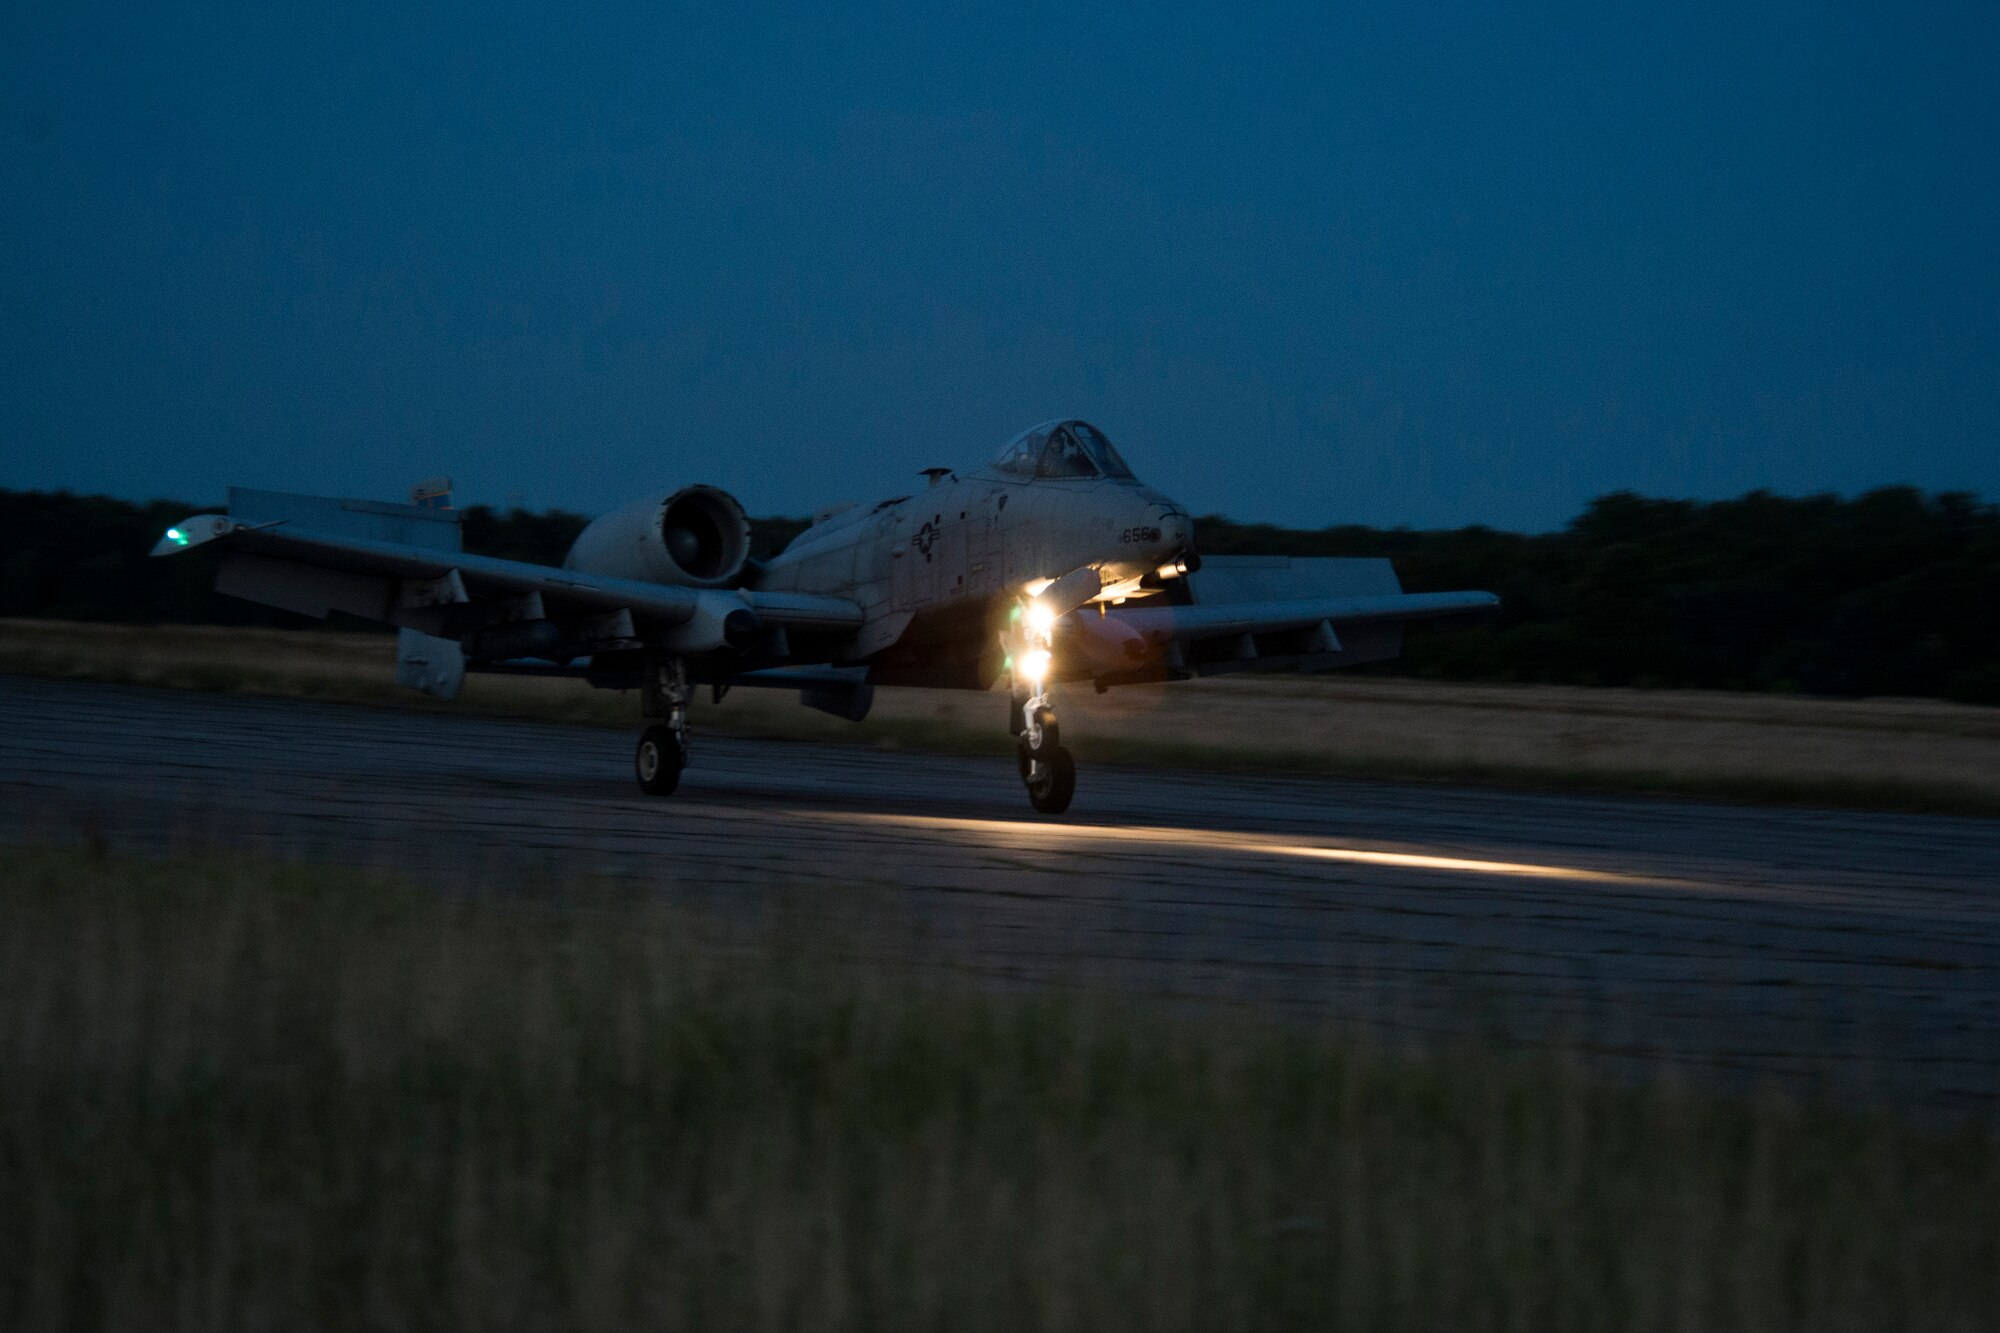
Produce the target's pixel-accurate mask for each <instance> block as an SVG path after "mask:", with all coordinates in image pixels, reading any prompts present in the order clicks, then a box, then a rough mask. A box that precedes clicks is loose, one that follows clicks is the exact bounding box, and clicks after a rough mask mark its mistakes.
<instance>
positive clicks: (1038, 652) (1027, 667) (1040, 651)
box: [1021, 648, 1049, 685]
mask: <svg viewBox="0 0 2000 1333" xmlns="http://www.w3.org/2000/svg"><path fill="white" fill-rule="evenodd" d="M1048 674H1049V650H1048V649H1046V648H1036V649H1034V650H1033V651H1032V652H1026V653H1022V654H1021V676H1022V678H1023V679H1025V680H1028V681H1030V682H1032V683H1034V684H1036V685H1039V684H1041V683H1042V681H1043V679H1044V678H1045V677H1046V676H1047V675H1048Z"/></svg>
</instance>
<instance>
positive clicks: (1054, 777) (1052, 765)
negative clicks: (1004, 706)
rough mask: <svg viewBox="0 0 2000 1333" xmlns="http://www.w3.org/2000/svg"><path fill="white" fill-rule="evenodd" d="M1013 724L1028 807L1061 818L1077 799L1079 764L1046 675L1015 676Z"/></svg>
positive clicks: (1044, 663) (1044, 661)
mask: <svg viewBox="0 0 2000 1333" xmlns="http://www.w3.org/2000/svg"><path fill="white" fill-rule="evenodd" d="M1036 637H1037V638H1039V637H1041V636H1036ZM1037 646H1038V647H1040V650H1041V655H1040V657H1039V659H1038V660H1039V661H1040V662H1041V663H1042V666H1043V670H1044V672H1046V671H1047V668H1048V663H1049V657H1048V650H1047V648H1046V647H1045V646H1041V645H1037ZM1028 651H1029V652H1030V653H1032V652H1034V651H1035V650H1034V649H1029V650H1028ZM1023 658H1024V660H1025V659H1026V658H1027V654H1025V653H1024V654H1023ZM1024 683H1025V684H1027V685H1029V687H1030V688H1032V689H1033V691H1034V693H1032V694H1026V693H1024V692H1023V691H1022V690H1021V685H1022V684H1024ZM1012 722H1013V730H1014V731H1015V733H1016V735H1015V759H1016V761H1017V762H1018V764H1019V767H1020V770H1021V785H1022V786H1024V787H1026V788H1027V789H1028V803H1029V804H1030V805H1032V806H1034V807H1035V809H1036V810H1037V811H1039V812H1040V813H1042V814H1045V815H1059V814H1061V813H1062V812H1063V811H1065V810H1067V809H1069V803H1070V800H1071V798H1072V797H1074V796H1075V795H1076V760H1075V759H1073V758H1072V757H1071V756H1070V752H1069V751H1068V750H1066V749H1064V748H1063V745H1062V728H1061V727H1060V726H1059V725H1058V724H1057V722H1056V710H1055V708H1054V706H1053V701H1052V700H1051V699H1050V698H1049V688H1048V677H1047V675H1046V674H1043V675H1042V676H1040V677H1034V676H1031V675H1028V674H1027V673H1025V672H1024V673H1021V674H1019V675H1017V676H1016V686H1015V693H1014V708H1013V709H1012Z"/></svg>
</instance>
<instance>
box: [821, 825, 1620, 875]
mask: <svg viewBox="0 0 2000 1333" xmlns="http://www.w3.org/2000/svg"><path fill="white" fill-rule="evenodd" d="M793 813H795V814H798V815H801V816H803V817H805V818H809V819H820V820H827V821H831V822H839V823H858V824H877V825H888V826H891V827H896V828H907V829H918V830H928V831H930V832H934V833H961V834H976V835H980V836H982V837H988V838H990V837H994V836H995V835H998V836H1000V837H1004V838H1008V839H1010V840H1012V841H1015V842H1019V843H1025V844H1028V845H1030V846H1034V847H1047V846H1050V845H1051V844H1052V843H1057V842H1060V843H1063V844H1065V845H1070V844H1075V843H1079V842H1081V843H1090V844H1103V843H1110V842H1122V843H1138V844H1142V845H1145V846H1149V847H1157V848H1160V849H1161V850H1167V849H1170V848H1194V849H1200V850H1203V851H1216V852H1235V853H1237V854H1239V855H1243V856H1294V857H1301V858H1304V859H1307V860H1314V861H1341V862H1347V863H1349V864H1354V865H1372V866H1391V867H1394V868H1396V869H1400V870H1444V871H1450V872H1453V873H1457V874H1469V875H1504V876H1508V877H1511V878H1517V879H1568V880H1596V881H1600V882H1602V881H1611V882H1621V883H1631V884H1654V883H1658V882H1659V881H1658V880H1655V879H1653V878H1651V877H1649V876H1644V875H1627V874H1620V873H1618V872H1617V871H1612V870H1590V869H1586V868H1583V867H1581V866H1559V865H1542V864H1536V863H1533V862H1525V861H1490V860H1484V859H1481V858H1477V857H1467V856H1435V855H1431V854H1429V853H1425V852H1395V851H1383V850H1379V849H1376V848H1370V847H1339V846H1326V845H1322V844H1315V843H1305V842H1297V841H1294V840H1293V839H1290V838H1285V837H1280V836H1278V835H1276V834H1270V833H1243V832H1237V831H1234V830H1227V829H1189V828H1171V827H1167V826H1164V825H1141V826H1139V827H1135V828H1128V827H1125V826H1122V825H1117V824H1031V823H1027V822H1025V821H1022V820H1013V819H967V818H962V817H954V816H946V815H896V814H881V813H874V812H836V811H830V810H799V811H794V812H793Z"/></svg>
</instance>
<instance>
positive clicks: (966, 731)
mask: <svg viewBox="0 0 2000 1333" xmlns="http://www.w3.org/2000/svg"><path fill="white" fill-rule="evenodd" d="M392 658H393V649H392V644H391V641H390V640H388V639H387V638H385V637H381V636H374V635H353V634H334V633H323V632H283V631H271V630H261V631H250V630H224V629H213V628H203V627H170V626H162V627H152V628H133V627H125V626H104V625H81V624H70V623H57V622H33V621H4V622H0V671H11V672H21V673H28V674H36V675H53V676H69V677H81V678H88V679H101V680H114V681H124V682H128V683H138V684H154V685H167V686H176V687H183V688H194V689H217V690H243V691H250V692H255V693H267V694H277V695H292V696H301V697H311V698H322V699H337V700H348V701H354V702H365V703H392V704H400V705H403V706H409V707H434V706H441V705H434V704H432V703H430V702H429V701H427V700H424V699H422V698H421V697H420V696H417V695H414V694H412V693H410V692H409V691H407V690H403V689H400V688H398V687H397V686H396V685H395V684H394V683H393V681H392V679H391V676H392ZM1059 702H1060V706H1061V708H1062V710H1063V717H1064V734H1065V738H1066V740H1067V741H1068V742H1069V743H1071V744H1072V745H1073V746H1074V748H1075V749H1076V750H1077V752H1078V754H1079V756H1080V757H1081V758H1082V759H1083V760H1085V761H1086V762H1114V763H1116V762H1125V763H1137V764H1151V765H1159V766H1173V765H1196V766H1201V767H1209V768H1238V769H1243V770H1247V771H1258V772H1263V771H1290V772H1301V773H1319V774H1330V775H1339V776H1354V777H1371V778H1391V779H1440V780H1449V781H1460V782H1480V783H1492V784H1501V785H1526V786H1545V787H1552V788H1564V789H1577V790H1600V791H1640V792H1659V793H1666V794H1675V795H1694V796H1704V797H1717V798H1724V799H1739V800H1750V801H1771V802H1800V803H1810V804H1830V805H1844V806H1856V807H1863V808H1881V809H1899V810H1936V811H1947V812H1956V813H1966V814H1983V815H1993V814H2000V709H1991V708H1979V707H1974V706H1969V705H1962V704H1949V703H1941V702H1936V701H1929V700H1908V699H1887V700H1856V701H1849V700H1828V699H1808V698H1798V697H1788V696H1778V695H1744V694H1723V693H1705V692H1698V691H1666V690H1660V691H1649V690H1626V689H1582V688H1563V687H1553V686H1500V685H1483V686H1474V685H1445V684H1434V683H1429V682H1422V681H1411V680H1387V679H1377V678H1356V677H1353V676H1340V675H1334V676H1329V677H1315V678H1306V679H1301V678H1297V677H1284V676H1266V677H1239V678H1235V679H1221V680H1207V681H1192V682H1186V683H1183V684H1178V685H1171V686H1140V687H1130V688H1125V689H1118V690H1113V691H1112V692H1110V693H1109V694H1106V695H1102V696H1099V695H1096V694H1094V693H1093V692H1091V691H1090V690H1089V689H1088V688H1077V689H1073V690H1069V691H1066V692H1064V693H1063V694H1062V695H1061V696H1060V698H1059ZM452 706H453V707H460V708H466V709H471V710H479V711H486V712H493V713H500V714H507V715H511V716H522V717H535V718H545V719H551V720H560V721H572V722H582V723H589V724H594V725H606V726H617V727H633V726H635V724H636V723H635V719H636V714H637V705H636V701H635V700H633V699H632V698H630V697H629V696H626V695H623V694H619V693H615V692H608V691H593V690H590V689H588V688H586V687H584V686H582V685H581V684H579V683H577V682H573V681H553V680H535V679H521V678H501V677H491V676H484V677H473V678H472V679H471V680H470V681H469V682H468V684H467V686H466V691H465V694H464V696H463V697H462V698H461V699H460V700H459V701H458V703H457V704H454V705H452ZM1004 715H1005V701H1004V699H1002V698H1001V697H1000V696H998V695H979V694H969V693H963V692H950V691H933V690H883V691H880V692H879V693H878V695H877V701H876V707H875V712H874V714H873V715H872V716H871V717H870V718H869V720H868V721H867V722H865V723H862V724H861V725H859V726H854V725H852V724H849V723H845V722H841V721H837V720H835V719H833V718H829V717H826V716H824V715H822V714H819V713H814V712H812V711H810V710H807V709H804V708H801V707H799V706H797V704H796V702H795V701H794V699H793V696H791V695H790V694H786V693H782V692H777V691H757V690H738V691H736V692H734V693H733V694H732V695H731V696H730V697H729V698H728V699H727V700H725V701H724V702H723V703H722V704H721V705H720V706H710V705H707V704H706V703H704V704H703V705H702V706H700V707H698V708H697V710H696V723H697V725H699V726H701V727H704V728H711V729H715V730H719V731H725V732H733V733H736V734H746V735H759V736H772V737H796V738H810V739H825V740H848V741H856V742H861V743H867V744H875V745H883V746H909V747H914V748H932V749H943V750H952V751H963V752H972V753H992V754H996V755H997V754H1000V753H1002V752H1004V751H1005V749H1006V746H1007V744H1008V741H1007V737H1006V733H1005V729H1004Z"/></svg>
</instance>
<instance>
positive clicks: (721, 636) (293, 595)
mask: <svg viewBox="0 0 2000 1333" xmlns="http://www.w3.org/2000/svg"><path fill="white" fill-rule="evenodd" d="M196 546H212V547H215V548H218V549H219V550H220V552H221V562H220V567H219V570H218V572H217V575H216V584H215V586H216V590H217V591H218V592H224V593H228V594H230V595H231V596H234V597H241V598H244V599H246V600H248V601H253V602H260V603H262V604H264V605H266V606H275V607H279V608H281V609H283V610H287V611H294V612H297V613H300V614H302V615H309V616H318V617H322V618H323V617H325V616H326V615H328V614H329V613H330V612H333V611H344V612H347V613H349V614H351V615H355V616H359V617H362V618H364V619H368V620H375V621H380V622H383V623H386V624H391V625H396V626H398V627H400V628H402V629H404V630H406V631H412V632H413V634H414V636H423V638H424V639H426V640H428V641H429V642H428V643H413V642H412V639H413V634H406V635H405V636H404V639H405V643H404V645H403V646H404V651H403V653H402V658H403V665H404V668H405V670H403V671H399V679H403V680H404V681H405V683H407V684H411V685H415V686H416V687H417V688H420V689H426V690H429V691H430V692H432V693H441V694H444V695H445V696H446V697H449V695H450V694H452V693H456V690H457V682H458V678H459V677H460V676H462V674H463V670H464V662H463V659H462V658H457V649H458V644H459V642H460V641H461V640H467V639H472V640H473V641H474V642H478V641H479V639H478V638H477V637H476V636H487V637H486V639H485V640H484V641H486V642H489V643H491V644H492V645H493V647H492V651H491V654H490V655H491V656H493V657H496V658H508V657H544V656H549V655H551V654H552V653H555V652H557V651H558V650H560V651H562V652H569V651H570V650H572V649H574V650H575V652H576V653H577V654H579V655H580V654H581V653H585V652H591V651H602V650H606V649H617V648H636V647H641V646H645V647H658V648H662V649H666V650H669V651H673V652H678V653H702V652H710V651H715V650H719V649H723V648H730V649H744V648H748V647H750V646H752V645H753V644H755V645H761V646H762V647H764V648H765V650H766V652H767V653H768V651H769V648H770V646H771V639H770V636H771V635H772V634H773V633H774V632H775V633H777V634H778V635H779V636H780V639H781V640H782V636H783V635H785V634H786V633H787V632H797V633H803V634H807V635H811V634H815V633H834V634H851V633H852V632H853V631H854V630H855V629H856V628H858V627H859V626H860V624H861V621H862V611H861V608H860V607H859V606H857V605H856V604H854V603H853V602H849V601H846V600H844V599H841V598H835V597H817V596H811V595H808V594H800V593H765V592H753V591H748V590H741V589H716V588H688V587H680V586H676V585H671V584H656V583H647V582H639V581H636V580H630V579H616V578H606V577H602V576H599V575H593V574H586V573H582V572H579V571H576V570H568V569H558V568H555V567H553V566H549V565H537V564H532V563H529V562H527V561H520V560H503V559H498V558H495V557H492V556H478V555H468V554H466V553H465V552H463V551H461V550H459V549H458V525H457V514H456V512H455V511H449V510H426V509H422V508H419V507H417V506H411V505H392V504H382V503H378V502H375V501H364V500H333V499H328V498H325V497H318V496H293V495H285V494H281V493H278V492H266V491H242V490H232V491H231V492H230V513H228V514H197V515H195V516H194V517H192V518H188V519H185V520H183V521H182V522H181V523H179V524H176V525H175V526H174V527H173V528H171V529H169V530H168V533H167V535H166V536H165V537H163V538H162V539H161V540H160V542H159V544H158V545H157V546H155V547H154V548H153V552H152V553H153V554H154V555H156V556H157V555H173V554H177V553H178V552H180V551H183V550H188V549H191V548H193V547H196ZM413 653H415V654H417V656H415V657H414V658H413ZM424 654H428V655H427V656H424ZM777 655H778V656H783V654H777ZM453 659H456V660H453ZM413 660H414V661H415V662H416V665H417V666H418V667H421V668H425V669H427V670H409V668H410V667H411V663H412V661H413ZM420 677H434V679H429V683H426V679H424V678H420Z"/></svg>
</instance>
